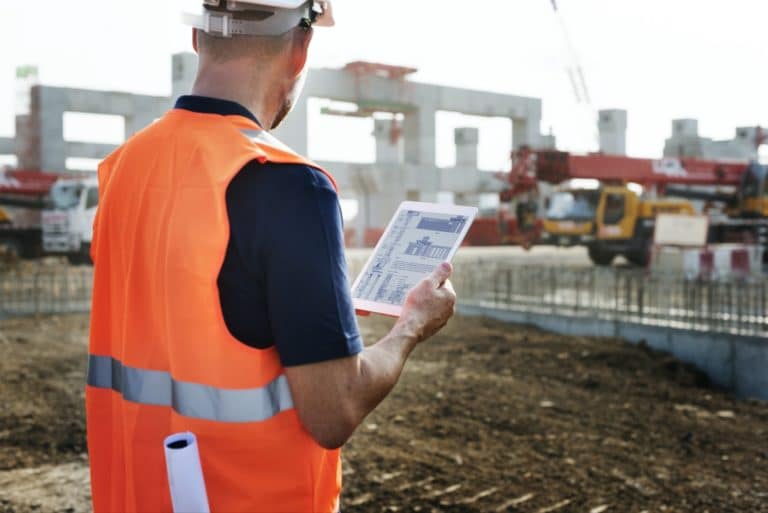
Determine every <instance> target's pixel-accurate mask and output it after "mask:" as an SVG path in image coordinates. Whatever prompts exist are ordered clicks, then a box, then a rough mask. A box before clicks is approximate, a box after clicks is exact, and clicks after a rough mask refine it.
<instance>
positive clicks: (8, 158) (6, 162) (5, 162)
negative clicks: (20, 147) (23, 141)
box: [0, 155, 19, 168]
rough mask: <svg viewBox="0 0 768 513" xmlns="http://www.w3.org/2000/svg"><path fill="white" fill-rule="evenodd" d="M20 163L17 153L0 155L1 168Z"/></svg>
mask: <svg viewBox="0 0 768 513" xmlns="http://www.w3.org/2000/svg"><path fill="white" fill-rule="evenodd" d="M18 165H19V159H18V158H17V157H16V155H0V168H3V167H6V166H8V167H16V166H18Z"/></svg>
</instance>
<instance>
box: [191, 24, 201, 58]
mask: <svg viewBox="0 0 768 513" xmlns="http://www.w3.org/2000/svg"><path fill="white" fill-rule="evenodd" d="M192 48H194V49H195V53H200V52H199V51H198V50H197V29H196V28H193V29H192Z"/></svg>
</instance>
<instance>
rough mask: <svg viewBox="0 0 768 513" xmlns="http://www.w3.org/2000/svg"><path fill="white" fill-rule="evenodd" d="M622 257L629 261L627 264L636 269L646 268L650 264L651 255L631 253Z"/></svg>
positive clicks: (645, 252)
mask: <svg viewBox="0 0 768 513" xmlns="http://www.w3.org/2000/svg"><path fill="white" fill-rule="evenodd" d="M624 256H625V257H626V258H627V260H629V263H631V264H633V265H636V266H638V267H648V264H649V263H650V262H651V255H650V253H649V252H648V251H643V252H640V251H632V252H630V253H627V254H626V255H624Z"/></svg>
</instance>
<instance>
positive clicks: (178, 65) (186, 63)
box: [169, 52, 197, 107]
mask: <svg viewBox="0 0 768 513" xmlns="http://www.w3.org/2000/svg"><path fill="white" fill-rule="evenodd" d="M171 70H172V72H171V91H172V92H171V105H170V106H169V107H173V104H175V103H176V99H177V98H178V97H179V96H183V95H185V94H189V93H190V91H192V85H193V84H194V83H195V76H196V75H197V54H194V53H190V52H182V53H177V54H174V55H173V56H172V57H171Z"/></svg>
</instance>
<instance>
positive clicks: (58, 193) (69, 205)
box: [42, 176, 99, 264]
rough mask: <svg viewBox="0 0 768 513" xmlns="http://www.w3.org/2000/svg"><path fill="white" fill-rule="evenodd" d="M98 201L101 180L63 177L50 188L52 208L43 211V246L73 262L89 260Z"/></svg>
mask: <svg viewBox="0 0 768 513" xmlns="http://www.w3.org/2000/svg"><path fill="white" fill-rule="evenodd" d="M98 204H99V189H98V179H97V178H96V177H95V176H94V177H92V178H77V179H70V178H62V179H60V180H58V181H57V182H56V183H55V184H54V185H53V187H52V188H51V191H50V205H51V208H50V209H47V210H45V211H44V212H43V219H42V224H43V249H44V251H45V252H46V253H50V254H63V255H66V256H67V258H68V259H69V260H70V262H72V263H75V264H83V263H89V262H90V248H91V241H92V239H93V221H94V218H95V217H96V208H97V207H98Z"/></svg>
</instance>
